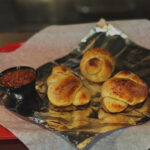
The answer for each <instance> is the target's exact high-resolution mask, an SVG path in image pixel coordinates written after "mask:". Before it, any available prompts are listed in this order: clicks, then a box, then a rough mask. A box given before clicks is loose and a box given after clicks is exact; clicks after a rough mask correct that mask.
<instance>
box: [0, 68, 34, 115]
mask: <svg viewBox="0 0 150 150" xmlns="http://www.w3.org/2000/svg"><path fill="white" fill-rule="evenodd" d="M35 81H36V70H35V69H34V68H31V67H28V66H17V67H13V68H9V69H7V70H5V71H3V72H2V73H0V89H2V90H3V91H4V92H5V93H6V94H7V99H6V100H5V101H4V105H5V106H6V107H7V108H8V109H10V110H12V111H15V112H17V113H19V114H21V115H24V116H28V115H30V114H31V113H32V112H33V109H34V107H35V105H36V100H35V99H36V98H35V95H36V91H35Z"/></svg>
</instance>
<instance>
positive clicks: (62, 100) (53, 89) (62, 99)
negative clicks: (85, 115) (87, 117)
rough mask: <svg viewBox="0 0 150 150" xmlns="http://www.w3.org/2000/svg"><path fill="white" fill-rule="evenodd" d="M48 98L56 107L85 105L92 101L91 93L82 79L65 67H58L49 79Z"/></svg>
mask: <svg viewBox="0 0 150 150" xmlns="http://www.w3.org/2000/svg"><path fill="white" fill-rule="evenodd" d="M47 85H48V92H47V94H48V98H49V100H50V102H51V103H52V104H54V105H56V106H69V105H71V104H73V105H84V104H87V103H88V102H89V101H90V94H89V91H88V90H87V89H86V88H85V87H84V86H83V84H82V82H81V80H80V78H78V77H77V76H75V75H74V74H73V73H72V72H71V70H70V69H69V68H67V67H65V66H56V67H54V68H53V71H52V74H51V75H50V76H49V77H48V79H47Z"/></svg>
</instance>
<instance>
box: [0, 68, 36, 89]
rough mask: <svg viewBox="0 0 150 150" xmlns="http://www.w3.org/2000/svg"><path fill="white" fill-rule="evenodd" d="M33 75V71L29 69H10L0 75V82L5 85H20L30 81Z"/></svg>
mask: <svg viewBox="0 0 150 150" xmlns="http://www.w3.org/2000/svg"><path fill="white" fill-rule="evenodd" d="M35 76H36V74H35V72H33V71H32V70H29V69H23V68H22V69H18V70H17V69H16V70H10V71H8V72H6V73H4V74H3V75H2V76H1V77H0V84H2V85H3V86H6V87H20V86H23V85H26V84H28V83H30V82H31V81H32V80H34V79H35Z"/></svg>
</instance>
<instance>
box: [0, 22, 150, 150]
mask: <svg viewBox="0 0 150 150" xmlns="http://www.w3.org/2000/svg"><path fill="white" fill-rule="evenodd" d="M129 22H130V21H129ZM137 23H138V20H137V21H136V23H135V25H137V26H135V28H139V26H138V24H137ZM113 24H114V25H115V26H116V27H119V28H120V29H121V30H123V31H125V30H128V33H129V37H130V38H131V39H133V40H135V41H136V39H137V41H140V40H139V39H138V37H137V35H136V36H135V35H133V36H132V33H131V34H130V30H132V29H131V27H130V23H129V24H128V21H117V22H113ZM123 24H126V26H122V25H123ZM131 24H132V25H133V24H134V23H131ZM139 24H141V28H142V27H143V26H144V27H145V24H149V21H147V20H141V21H140V20H139ZM149 27H150V24H149ZM149 27H147V26H146V28H143V30H142V31H139V32H141V35H142V32H143V35H142V36H144V33H145V34H146V35H147V34H148V33H147V28H149ZM127 28H129V29H127ZM133 30H135V29H133ZM33 34H34V33H0V47H1V46H4V45H6V44H9V43H12V42H17V41H26V40H28V39H29V38H30V37H31V36H32V35H33ZM79 40H80V39H79ZM146 40H148V39H146ZM146 40H145V42H143V41H144V40H143V39H142V40H141V43H139V44H143V45H142V46H144V47H146V48H150V44H149V45H148V41H149V40H148V41H146ZM77 42H78V41H77ZM142 42H143V43H142ZM0 149H4V150H5V149H8V150H9V149H11V150H13V149H20V150H27V148H26V147H25V146H24V144H22V142H20V141H19V140H9V141H5V140H0Z"/></svg>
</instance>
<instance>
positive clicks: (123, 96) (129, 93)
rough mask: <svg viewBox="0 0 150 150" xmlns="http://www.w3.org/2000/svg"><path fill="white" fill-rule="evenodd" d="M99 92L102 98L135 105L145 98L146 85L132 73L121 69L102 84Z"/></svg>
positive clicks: (146, 93) (146, 92)
mask: <svg viewBox="0 0 150 150" xmlns="http://www.w3.org/2000/svg"><path fill="white" fill-rule="evenodd" d="M101 94H102V97H104V98H106V97H108V98H109V97H110V98H113V99H116V100H118V101H121V102H124V103H126V104H128V105H136V104H139V103H142V102H143V101H144V100H145V98H146V97H147V95H148V87H147V85H146V84H145V83H144V81H142V80H141V79H140V78H139V77H138V76H137V75H135V74H134V73H132V72H129V71H121V72H119V73H117V74H116V75H115V76H114V77H112V78H111V79H109V80H107V81H106V82H105V83H104V84H103V85H102V88H101ZM116 112H119V109H118V111H117V109H116Z"/></svg>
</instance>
